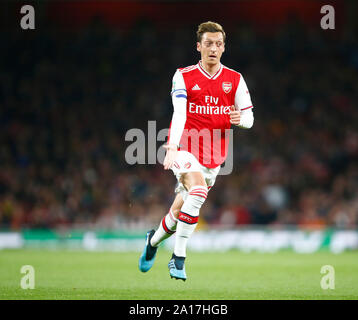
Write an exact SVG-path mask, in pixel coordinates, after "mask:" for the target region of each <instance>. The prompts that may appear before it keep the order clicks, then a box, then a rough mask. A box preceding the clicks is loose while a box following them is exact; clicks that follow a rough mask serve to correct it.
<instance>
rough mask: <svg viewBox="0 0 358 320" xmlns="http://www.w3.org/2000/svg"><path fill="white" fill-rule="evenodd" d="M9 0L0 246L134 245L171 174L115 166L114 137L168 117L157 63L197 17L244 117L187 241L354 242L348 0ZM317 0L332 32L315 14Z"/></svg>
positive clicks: (355, 87)
mask: <svg viewBox="0 0 358 320" xmlns="http://www.w3.org/2000/svg"><path fill="white" fill-rule="evenodd" d="M22 4H23V3H22V2H21V1H20V2H19V1H9V2H6V3H3V4H2V5H1V6H2V10H1V12H2V13H1V14H2V17H1V38H2V41H1V42H0V47H1V50H0V61H1V72H0V130H1V135H0V230H1V232H0V249H1V248H15V247H16V248H23V247H46V248H48V247H51V248H52V247H71V248H73V247H75V248H77V247H79V248H86V249H94V250H95V249H108V250H141V248H142V245H143V237H144V233H143V232H144V231H145V230H147V229H148V228H151V227H156V226H157V224H158V223H159V221H160V218H161V217H162V216H163V215H164V214H165V213H166V212H167V210H168V208H169V205H170V204H171V201H172V199H173V189H174V185H175V178H174V176H173V175H172V173H171V172H168V171H164V170H163V169H162V166H161V165H160V164H156V165H129V164H127V163H126V161H125V159H124V154H125V150H126V148H127V147H128V145H129V143H128V142H126V141H125V138H124V137H125V134H126V132H127V131H128V130H129V129H132V128H140V129H142V130H143V131H144V132H146V131H147V126H148V121H150V120H155V121H156V125H157V130H158V131H159V130H160V129H163V128H168V126H169V123H170V120H171V114H172V105H171V99H170V89H171V79H172V76H173V74H174V72H175V70H176V68H178V67H182V66H187V65H191V64H194V63H196V62H197V61H198V60H199V56H198V54H197V52H196V50H195V31H196V28H197V25H198V24H199V23H201V22H203V21H207V20H213V21H217V22H219V23H221V24H222V25H223V27H224V29H225V31H226V33H227V36H228V37H227V43H226V52H225V54H224V56H223V59H222V62H223V64H225V65H227V66H229V67H231V68H234V69H236V70H238V71H240V72H241V73H242V74H243V75H244V76H245V79H246V82H247V83H248V87H249V89H250V92H251V96H252V100H253V103H254V106H255V109H254V114H255V124H254V126H253V128H252V129H251V130H248V131H244V130H235V131H234V163H235V165H234V171H233V173H232V174H231V175H228V176H219V177H218V179H217V182H216V185H215V188H214V189H213V191H212V192H211V193H210V197H209V198H208V200H207V201H206V203H205V205H204V207H203V209H202V214H201V217H200V225H199V227H198V232H197V233H196V234H195V235H194V236H193V241H192V242H191V244H190V245H191V249H197V250H204V249H208V250H209V249H214V248H216V249H218V250H219V249H231V248H236V249H239V250H243V251H250V250H258V251H270V252H271V251H275V250H279V249H284V248H285V249H287V248H291V249H294V250H295V251H297V252H314V251H317V250H331V251H334V252H341V251H344V250H346V249H357V248H358V231H357V224H358V108H357V101H358V96H357V95H358V77H357V71H358V43H357V32H358V28H357V20H356V16H357V12H358V11H357V3H356V2H355V1H344V2H343V1H329V3H326V1H295V0H292V1H280V0H277V1H276V0H275V1H259V0H253V1H237V2H234V1H225V2H214V1H213V2H210V1H205V2H204V1H194V2H193V1H191V2H188V1H169V2H152V1H141V2H139V1H91V2H90V1H30V2H26V4H32V5H33V6H34V7H35V10H36V29H35V30H28V31H24V30H21V28H20V26H19V19H20V18H21V15H20V14H19V11H20V7H21V5H22ZM325 4H331V5H333V6H334V8H335V13H336V23H335V26H336V29H335V30H322V29H321V27H320V20H321V17H322V16H323V15H322V14H321V13H320V8H321V7H322V5H325ZM159 146H160V143H158V145H157V147H159ZM167 245H168V246H170V245H171V243H170V241H168V244H167Z"/></svg>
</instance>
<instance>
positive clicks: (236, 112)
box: [230, 106, 240, 126]
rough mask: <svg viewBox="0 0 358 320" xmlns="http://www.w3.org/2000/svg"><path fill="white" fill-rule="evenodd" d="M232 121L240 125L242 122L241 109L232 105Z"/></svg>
mask: <svg viewBox="0 0 358 320" xmlns="http://www.w3.org/2000/svg"><path fill="white" fill-rule="evenodd" d="M230 123H231V124H234V125H235V126H238V125H239V124H240V110H236V109H235V106H231V111H230Z"/></svg>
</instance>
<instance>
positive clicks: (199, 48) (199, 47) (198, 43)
mask: <svg viewBox="0 0 358 320" xmlns="http://www.w3.org/2000/svg"><path fill="white" fill-rule="evenodd" d="M200 50H201V44H200V42H197V43H196V51H199V52H200Z"/></svg>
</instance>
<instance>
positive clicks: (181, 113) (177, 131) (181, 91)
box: [163, 70, 187, 170]
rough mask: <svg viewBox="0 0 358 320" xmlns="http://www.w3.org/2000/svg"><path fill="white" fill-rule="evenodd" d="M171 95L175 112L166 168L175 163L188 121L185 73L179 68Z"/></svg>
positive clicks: (166, 146)
mask: <svg viewBox="0 0 358 320" xmlns="http://www.w3.org/2000/svg"><path fill="white" fill-rule="evenodd" d="M171 95H172V102H173V107H174V112H173V116H172V121H171V125H170V129H169V137H168V143H167V144H166V145H165V146H164V148H165V149H167V153H166V155H165V158H164V162H163V165H164V169H165V170H168V169H170V168H171V166H172V165H173V163H174V160H175V158H176V156H177V152H178V147H179V143H180V139H181V136H182V134H183V131H184V127H185V122H186V102H187V91H186V86H185V82H184V78H183V75H182V74H181V72H180V71H179V70H177V71H176V72H175V74H174V76H173V86H172V92H171Z"/></svg>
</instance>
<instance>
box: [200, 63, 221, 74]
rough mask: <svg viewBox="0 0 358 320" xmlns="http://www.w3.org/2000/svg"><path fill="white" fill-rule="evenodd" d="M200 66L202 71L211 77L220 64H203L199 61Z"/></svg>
mask: <svg viewBox="0 0 358 320" xmlns="http://www.w3.org/2000/svg"><path fill="white" fill-rule="evenodd" d="M201 65H202V67H203V68H204V70H205V71H206V72H207V73H209V74H210V75H211V76H213V75H214V74H215V73H216V72H218V70H219V69H220V62H219V63H216V64H208V63H205V62H204V61H203V60H201Z"/></svg>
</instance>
